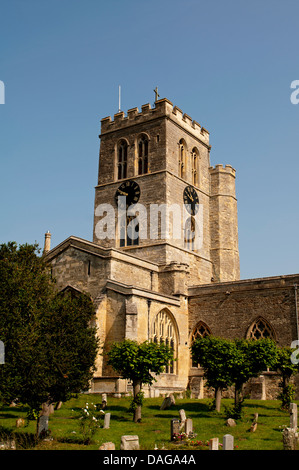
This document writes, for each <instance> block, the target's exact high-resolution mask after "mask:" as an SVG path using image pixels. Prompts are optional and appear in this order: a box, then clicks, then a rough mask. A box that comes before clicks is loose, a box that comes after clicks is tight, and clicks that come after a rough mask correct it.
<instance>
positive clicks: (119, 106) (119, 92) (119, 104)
mask: <svg viewBox="0 0 299 470" xmlns="http://www.w3.org/2000/svg"><path fill="white" fill-rule="evenodd" d="M120 101H121V88H120V85H119V86H118V112H119V113H120V111H121V103H120Z"/></svg>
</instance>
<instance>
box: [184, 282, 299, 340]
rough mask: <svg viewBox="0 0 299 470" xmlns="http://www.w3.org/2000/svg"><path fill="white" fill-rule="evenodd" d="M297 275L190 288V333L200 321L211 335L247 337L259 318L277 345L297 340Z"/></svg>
mask: <svg viewBox="0 0 299 470" xmlns="http://www.w3.org/2000/svg"><path fill="white" fill-rule="evenodd" d="M298 282H299V275H289V276H278V277H272V278H263V279H251V280H243V281H238V282H232V283H229V282H226V283H221V284H210V285H205V286H199V287H194V288H190V289H189V332H190V334H191V332H192V331H193V329H194V328H195V326H196V324H197V323H198V322H199V321H203V322H204V323H206V324H207V325H208V327H209V328H210V331H211V334H213V335H214V336H222V337H226V338H246V337H247V335H248V333H249V328H250V327H251V325H252V324H253V322H254V321H255V320H256V319H257V318H259V317H262V319H264V320H265V321H266V322H267V324H269V326H270V328H271V330H272V332H273V336H274V339H275V340H276V341H277V343H278V345H280V346H290V345H291V342H292V341H293V340H295V339H297V323H296V308H295V292H294V284H296V283H297V284H298Z"/></svg>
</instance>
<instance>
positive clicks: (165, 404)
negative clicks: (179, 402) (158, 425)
mask: <svg viewBox="0 0 299 470" xmlns="http://www.w3.org/2000/svg"><path fill="white" fill-rule="evenodd" d="M172 405H175V399H174V396H173V395H172V394H170V395H169V397H166V398H164V400H163V403H162V405H161V407H160V410H166V409H167V408H170V407H171V406H172Z"/></svg>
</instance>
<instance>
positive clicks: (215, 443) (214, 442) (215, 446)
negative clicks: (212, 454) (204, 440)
mask: <svg viewBox="0 0 299 470" xmlns="http://www.w3.org/2000/svg"><path fill="white" fill-rule="evenodd" d="M209 450H219V439H218V437H213V439H210V441H209Z"/></svg>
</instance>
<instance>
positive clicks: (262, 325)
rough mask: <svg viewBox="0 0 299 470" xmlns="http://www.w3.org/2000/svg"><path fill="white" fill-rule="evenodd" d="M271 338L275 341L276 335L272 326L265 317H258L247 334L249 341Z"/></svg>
mask: <svg viewBox="0 0 299 470" xmlns="http://www.w3.org/2000/svg"><path fill="white" fill-rule="evenodd" d="M261 338H270V339H274V340H275V333H274V330H273V328H272V326H271V325H270V323H268V322H267V320H265V319H264V318H263V317H258V318H257V319H256V320H255V321H254V322H253V323H252V325H251V326H250V328H249V330H248V332H247V339H261Z"/></svg>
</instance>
